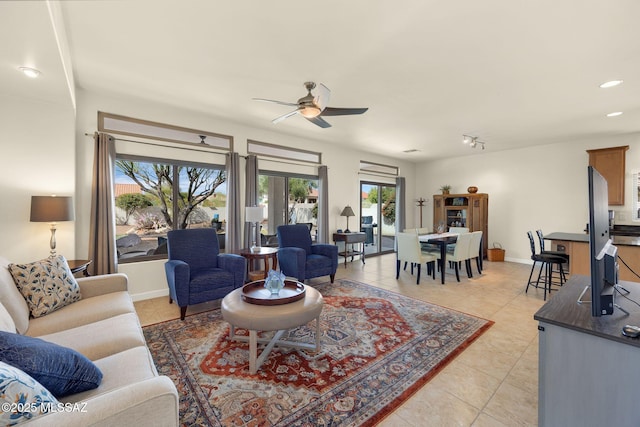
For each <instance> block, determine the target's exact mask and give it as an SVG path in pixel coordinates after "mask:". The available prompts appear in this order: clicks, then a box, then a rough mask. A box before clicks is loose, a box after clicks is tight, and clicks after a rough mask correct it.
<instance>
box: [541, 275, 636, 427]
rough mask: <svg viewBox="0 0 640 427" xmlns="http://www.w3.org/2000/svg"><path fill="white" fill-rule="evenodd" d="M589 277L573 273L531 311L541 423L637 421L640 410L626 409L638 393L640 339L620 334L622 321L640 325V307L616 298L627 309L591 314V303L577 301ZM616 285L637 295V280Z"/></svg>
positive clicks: (615, 423) (584, 423)
mask: <svg viewBox="0 0 640 427" xmlns="http://www.w3.org/2000/svg"><path fill="white" fill-rule="evenodd" d="M589 281H590V280H589V277H587V276H580V275H572V276H571V277H570V278H569V280H568V281H567V282H566V283H565V284H564V286H562V288H560V290H559V291H558V292H557V293H555V294H554V295H553V298H551V299H550V300H549V301H547V303H546V304H545V305H544V306H542V308H540V310H538V312H537V313H536V314H535V315H534V319H536V320H537V321H538V322H539V323H538V330H539V331H540V332H539V357H538V375H539V388H538V423H539V425H540V426H580V427H582V426H587V425H589V426H595V425H620V426H623V425H624V426H631V425H633V426H638V425H640V411H635V410H629V408H635V407H636V406H637V396H638V394H639V393H640V369H638V360H640V340H639V339H634V338H629V337H625V336H623V335H622V328H623V327H624V325H626V324H633V325H640V307H638V306H636V305H634V304H633V303H632V302H631V301H627V300H625V299H624V298H618V300H617V302H618V303H619V305H620V306H621V307H620V308H622V309H623V310H624V311H625V312H628V313H629V314H628V315H626V314H624V312H622V311H618V310H614V313H613V314H612V315H610V316H602V317H592V316H591V307H590V305H589V304H584V303H583V304H576V301H577V299H578V296H579V295H580V293H581V292H583V290H584V288H585V286H587V285H588V284H589ZM620 286H621V287H623V288H625V289H626V290H628V291H630V292H632V293H633V295H640V283H632V282H620ZM584 302H585V303H586V301H584Z"/></svg>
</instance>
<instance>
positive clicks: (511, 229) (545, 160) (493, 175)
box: [416, 134, 640, 262]
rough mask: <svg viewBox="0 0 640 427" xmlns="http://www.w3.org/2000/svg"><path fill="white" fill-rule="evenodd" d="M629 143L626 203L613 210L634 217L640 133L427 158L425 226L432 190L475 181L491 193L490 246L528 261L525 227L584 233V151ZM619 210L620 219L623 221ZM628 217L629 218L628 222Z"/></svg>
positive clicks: (421, 174) (421, 170) (419, 172)
mask: <svg viewBox="0 0 640 427" xmlns="http://www.w3.org/2000/svg"><path fill="white" fill-rule="evenodd" d="M621 145H629V146H630V148H629V151H627V157H626V169H627V173H626V182H625V203H626V205H625V206H616V207H612V209H614V210H616V211H618V212H620V213H626V215H627V218H630V215H631V208H632V203H633V185H632V182H631V180H632V179H631V178H632V177H631V175H632V171H633V170H640V134H634V135H626V136H620V137H615V138H611V137H607V138H606V139H592V140H583V141H573V142H567V143H560V144H552V145H544V146H538V147H532V148H526V149H519V150H510V151H501V152H497V153H492V152H491V146H490V144H488V145H487V149H486V150H484V151H479V150H476V151H474V150H471V151H470V152H469V155H468V156H465V157H459V158H453V159H446V160H439V161H434V162H427V163H424V164H421V165H420V166H419V167H418V168H417V169H416V180H417V182H419V183H420V184H421V188H422V191H419V192H418V193H417V194H416V197H419V196H422V197H424V198H426V199H428V202H427V203H426V204H425V209H424V212H425V213H424V216H425V220H424V223H425V226H432V225H433V197H432V195H433V194H437V193H438V192H439V191H438V189H439V188H440V186H441V185H443V184H450V185H451V186H452V187H453V188H452V191H451V192H452V193H466V191H467V190H466V189H467V187H469V186H471V185H475V186H477V187H478V188H479V192H481V193H488V194H489V230H488V237H487V238H488V242H489V247H491V246H493V243H494V242H498V243H500V244H501V245H502V247H503V248H504V249H506V259H507V260H511V261H519V262H529V259H530V256H531V251H530V249H529V243H528V240H527V236H526V232H527V231H529V230H531V231H535V230H536V229H539V228H540V229H542V230H543V232H545V233H551V232H554V231H559V232H569V233H582V232H583V230H584V228H585V225H586V223H587V222H588V221H589V216H588V197H587V187H588V185H587V165H588V164H589V156H588V154H587V152H586V150H589V149H595V148H605V147H615V146H621ZM620 213H617V218H618V221H617V222H618V223H621V222H622V220H621V218H620V216H621V215H620ZM627 222H630V221H627Z"/></svg>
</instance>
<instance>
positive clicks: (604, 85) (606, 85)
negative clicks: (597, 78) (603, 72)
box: [600, 80, 623, 89]
mask: <svg viewBox="0 0 640 427" xmlns="http://www.w3.org/2000/svg"><path fill="white" fill-rule="evenodd" d="M622 82H623V81H622V80H611V81H609V82H604V83H602V84H601V85H600V87H601V88H602V89H607V88H610V87H614V86H618V85H620V84H622Z"/></svg>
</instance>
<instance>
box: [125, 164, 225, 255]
mask: <svg viewBox="0 0 640 427" xmlns="http://www.w3.org/2000/svg"><path fill="white" fill-rule="evenodd" d="M115 160H116V161H118V160H126V161H134V162H141V163H151V164H154V163H158V164H164V165H168V166H171V173H172V179H173V186H172V200H173V201H176V200H178V199H179V197H180V195H179V193H180V175H179V173H178V168H179V167H197V168H206V169H212V170H221V171H224V172H225V173H226V165H221V164H215V163H200V162H190V161H184V160H175V159H165V158H160V157H152V156H140V155H131V154H119V153H116V159H115ZM116 167H117V166H116V165H114V172H115V168H116ZM225 182H226V178H225ZM115 184H116V182H115V176H114V195H113V199H112V202H113V204H114V208H115V207H116V206H115V201H116V195H115ZM226 208H227V206H226V205H225V209H226ZM179 213H180V206H179V204H178V203H175V202H174V203H172V212H171V214H172V217H173V218H174V219H177V218H178V217H179ZM116 240H117V234H116ZM114 244H116V242H115V241H114ZM160 259H167V254H153V255H140V256H135V257H131V258H122V259H121V258H120V257H118V264H132V263H136V262H144V261H154V260H160Z"/></svg>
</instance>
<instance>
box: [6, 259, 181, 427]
mask: <svg viewBox="0 0 640 427" xmlns="http://www.w3.org/2000/svg"><path fill="white" fill-rule="evenodd" d="M8 264H9V261H8V260H6V259H4V258H1V257H0V304H1V305H2V307H0V330H2V331H7V332H12V333H19V334H24V335H28V336H33V337H38V338H41V339H43V340H46V341H50V342H53V343H56V344H59V345H62V346H65V347H69V348H72V349H74V350H76V351H78V352H79V353H81V354H83V355H84V356H86V357H87V358H89V359H90V360H91V361H93V362H94V364H95V365H96V366H97V367H98V368H99V369H100V371H102V375H103V377H102V382H101V384H100V386H99V387H98V388H96V389H93V390H89V391H85V392H82V393H77V394H73V395H70V396H66V397H63V398H61V399H60V402H64V403H76V402H83V407H84V408H85V411H84V412H55V413H48V414H44V415H41V416H38V417H34V418H33V419H32V420H30V421H28V422H27V423H26V424H28V425H30V426H31V425H42V426H88V425H100V426H107V425H108V426H115V425H137V426H147V425H153V426H176V425H178V393H177V391H176V388H175V385H174V384H173V382H172V381H171V379H170V378H168V377H166V376H160V375H158V372H157V371H156V368H155V365H154V362H153V360H152V358H151V354H150V353H149V350H148V349H147V346H146V343H145V339H144V335H143V333H142V328H141V327H140V322H139V320H138V317H137V315H136V313H135V309H134V306H133V302H132V300H131V297H130V296H129V293H128V292H127V276H125V275H124V274H111V275H106V276H95V277H87V278H81V279H77V282H78V284H79V285H80V291H81V294H82V299H81V300H80V301H77V302H74V303H72V304H70V305H68V306H66V307H63V308H61V309H59V310H57V311H54V312H52V313H49V314H47V315H45V316H42V317H39V318H30V317H29V308H28V306H27V304H26V302H25V300H24V298H23V297H22V295H21V294H20V292H19V291H18V288H17V287H16V286H15V283H14V282H13V278H12V276H11V274H10V272H9V270H8V268H7V266H8ZM3 308H4V309H3ZM84 402H86V404H84Z"/></svg>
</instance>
